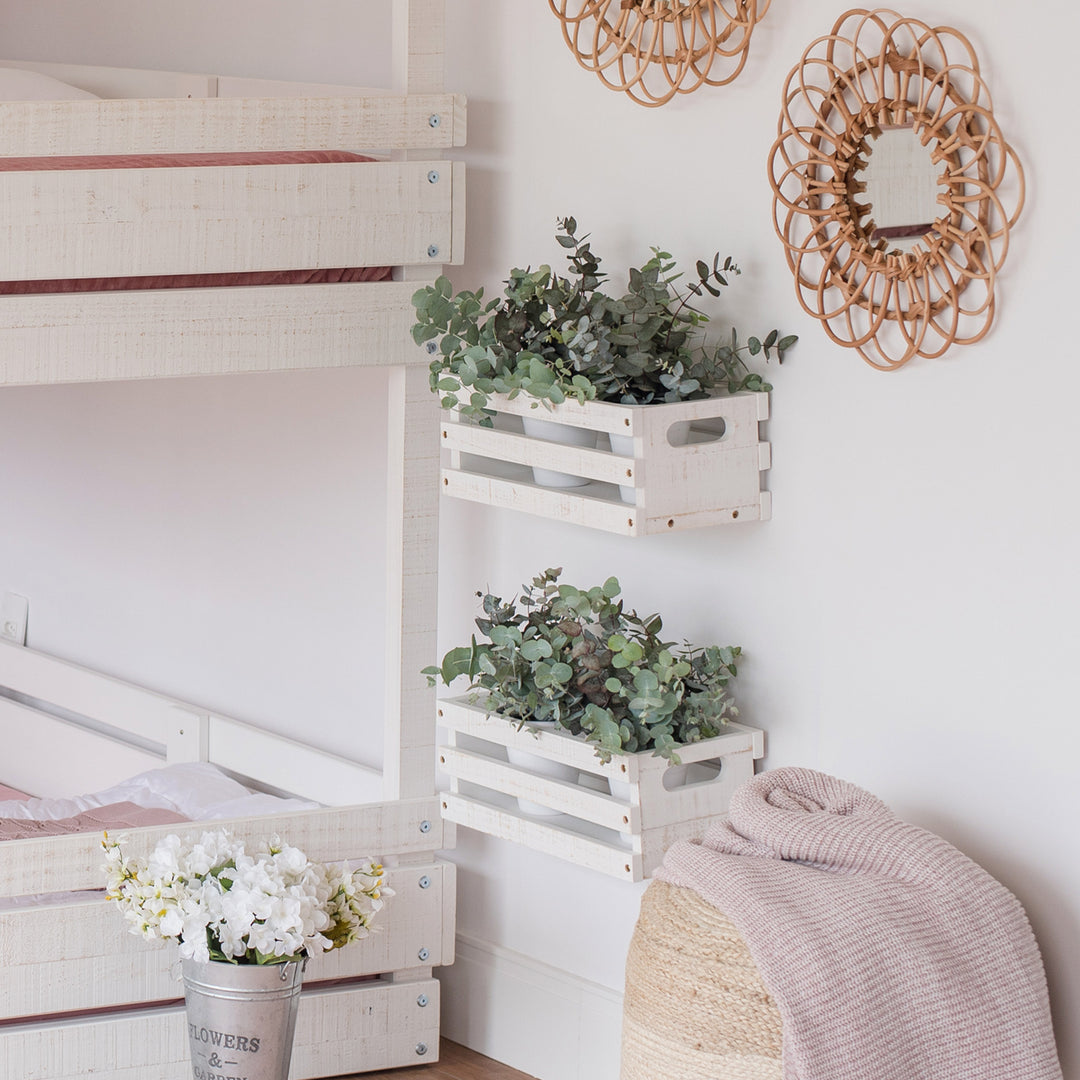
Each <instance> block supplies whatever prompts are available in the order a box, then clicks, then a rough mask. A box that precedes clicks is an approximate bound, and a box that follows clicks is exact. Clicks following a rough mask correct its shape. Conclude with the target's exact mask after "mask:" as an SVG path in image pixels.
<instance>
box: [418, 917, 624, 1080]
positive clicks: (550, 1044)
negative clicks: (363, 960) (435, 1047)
mask: <svg viewBox="0 0 1080 1080" xmlns="http://www.w3.org/2000/svg"><path fill="white" fill-rule="evenodd" d="M438 975H439V979H440V981H441V982H442V988H443V989H442V1032H443V1034H444V1035H445V1036H446V1037H447V1038H449V1039H451V1040H453V1041H454V1042H457V1043H461V1044H462V1045H463V1046H467V1047H468V1048H469V1049H470V1050H475V1051H476V1052H477V1053H478V1054H484V1055H485V1056H487V1057H491V1058H494V1059H495V1060H496V1061H501V1062H503V1063H504V1064H506V1065H510V1066H511V1067H512V1068H515V1069H519V1070H521V1071H522V1072H524V1073H526V1074H528V1075H529V1076H534V1077H536V1078H537V1080H618V1076H619V1043H620V1039H621V1035H622V1000H623V996H622V994H621V993H619V992H618V991H617V990H612V989H610V988H609V987H606V986H601V985H600V984H599V983H594V982H590V981H589V980H588V979H582V978H580V977H578V976H577V975H572V974H570V973H569V972H566V971H562V970H560V969H559V968H555V967H552V966H551V965H550V964H545V963H543V962H542V961H540V960H534V959H533V958H532V957H530V956H525V955H524V954H523V953H518V952H514V951H513V950H511V949H505V948H503V947H502V946H500V945H495V944H494V943H492V942H489V941H485V940H483V939H481V938H475V937H473V936H472V935H469V934H458V936H457V957H456V959H455V960H454V963H453V966H451V967H446V968H441V969H440V970H439V971H438Z"/></svg>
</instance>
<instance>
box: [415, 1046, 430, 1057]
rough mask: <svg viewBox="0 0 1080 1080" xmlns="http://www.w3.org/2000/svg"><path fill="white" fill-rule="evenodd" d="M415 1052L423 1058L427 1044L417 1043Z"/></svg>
mask: <svg viewBox="0 0 1080 1080" xmlns="http://www.w3.org/2000/svg"><path fill="white" fill-rule="evenodd" d="M416 1052H417V1053H418V1054H419V1055H420V1056H421V1057H423V1056H424V1055H425V1054H426V1053H427V1043H417V1044H416Z"/></svg>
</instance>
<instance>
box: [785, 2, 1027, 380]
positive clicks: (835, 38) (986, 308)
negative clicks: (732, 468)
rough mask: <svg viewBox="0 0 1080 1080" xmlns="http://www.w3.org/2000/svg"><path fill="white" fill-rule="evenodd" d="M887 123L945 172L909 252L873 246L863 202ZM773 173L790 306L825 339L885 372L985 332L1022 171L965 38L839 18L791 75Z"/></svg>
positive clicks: (919, 25)
mask: <svg viewBox="0 0 1080 1080" xmlns="http://www.w3.org/2000/svg"><path fill="white" fill-rule="evenodd" d="M890 127H910V128H911V129H912V130H913V132H914V136H917V137H918V138H919V139H920V140H921V141H922V143H923V145H925V146H927V147H928V148H929V149H930V153H931V158H932V160H933V161H934V163H935V164H940V165H941V166H942V173H941V175H940V177H939V181H938V182H939V192H938V199H937V201H938V203H939V205H940V206H941V214H940V216H939V217H938V218H937V220H936V221H935V222H934V226H933V230H932V231H931V232H930V233H928V234H927V235H926V236H924V237H922V238H921V239H919V240H918V241H917V242H916V243H915V245H914V247H913V248H912V249H911V251H909V252H904V251H899V250H896V249H892V248H890V247H889V244H888V241H885V240H878V241H876V242H874V241H872V240H871V234H872V233H873V228H874V222H873V218H872V207H871V206H870V205H869V204H868V203H866V202H861V201H860V200H859V196H861V195H865V184H864V183H863V181H862V180H860V178H859V173H860V171H861V170H863V169H865V168H866V165H867V160H868V157H869V155H870V153H871V150H870V143H871V142H872V140H873V139H874V138H875V137H876V135H877V134H879V133H880V132H881V131H882V130H883V129H886V128H890ZM769 174H770V180H771V183H772V189H773V196H774V198H773V218H774V224H775V227H776V232H777V235H778V236H779V237H780V239H781V240H782V241H783V242H784V245H785V248H786V254H787V261H788V265H789V267H790V268H791V271H792V274H793V275H794V278H795V290H796V294H797V296H798V298H799V302H800V303H801V304H802V306H803V308H804V310H805V311H807V312H808V313H809V314H810V315H813V316H814V317H815V318H817V319H820V320H821V323H822V325H823V326H824V328H825V330H826V332H827V334H828V335H829V337H830V338H831V339H832V340H833V341H835V342H836V343H837V344H840V345H845V346H848V347H850V348H853V349H855V350H856V351H857V352H858V353H859V354H860V355H861V356H862V357H863V359H864V360H866V361H867V363H869V364H870V365H871V366H873V367H876V368H879V369H881V370H895V369H896V368H899V367H901V366H902V365H903V364H905V363H907V362H908V361H909V360H911V359H912V358H913V357H915V356H922V357H936V356H941V355H942V354H943V353H944V352H945V351H946V349H948V348H949V346H950V345H953V344H970V343H972V342H975V341H978V340H980V339H981V338H982V337H984V336H985V334H986V333H987V331H988V330H989V329H990V326H991V324H992V322H993V318H994V310H995V299H994V287H995V284H996V280H997V275H998V272H999V271H1000V270H1001V267H1002V264H1003V263H1004V261H1005V256H1006V254H1007V252H1008V248H1009V231H1010V229H1011V228H1012V227H1013V226H1014V225H1015V224H1016V221H1017V218H1018V217H1019V215H1020V211H1021V209H1022V207H1023V203H1024V172H1023V168H1022V167H1021V164H1020V161H1019V158H1018V157H1017V155H1016V153H1015V152H1014V151H1013V149H1012V147H1010V146H1009V144H1008V143H1007V142H1006V141H1005V138H1004V136H1003V135H1002V132H1001V129H1000V127H999V126H998V123H997V121H996V119H995V118H994V113H993V108H992V105H991V100H990V92H989V90H988V89H987V86H986V83H985V82H984V80H983V78H982V75H981V74H980V71H979V61H978V57H977V56H976V54H975V50H974V48H973V47H972V45H971V43H970V42H969V41H968V39H967V38H966V37H964V35H963V34H961V33H960V32H959V31H957V30H955V29H953V28H951V27H945V26H938V27H931V26H929V25H927V24H926V23H924V22H920V21H919V20H917V19H908V18H904V17H902V16H901V15H899V14H898V13H897V12H895V11H891V10H888V9H884V8H878V9H875V10H865V9H854V10H851V11H848V12H846V13H845V14H844V15H842V16H840V18H839V19H838V20H837V21H836V23H835V25H834V26H833V29H832V32H831V33H830V34H829V35H827V36H825V37H821V38H818V39H817V40H816V41H814V42H812V43H811V44H810V46H809V47H808V48H807V50H806V51H805V52H804V53H803V56H802V58H801V60H800V61H799V63H798V64H797V65H796V66H795V67H794V68H793V69H792V71H791V73H790V74H789V75H788V77H787V81H786V83H785V86H784V96H783V107H782V109H781V113H780V120H779V124H778V134H777V139H776V141H775V143H774V144H773V147H772V150H771V151H770V154H769Z"/></svg>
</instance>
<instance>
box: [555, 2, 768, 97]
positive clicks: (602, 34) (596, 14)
mask: <svg viewBox="0 0 1080 1080" xmlns="http://www.w3.org/2000/svg"><path fill="white" fill-rule="evenodd" d="M548 3H549V4H550V6H551V10H552V11H553V12H554V13H555V14H556V15H557V16H558V18H559V21H560V22H561V24H562V33H563V40H564V41H565V42H566V44H567V46H569V48H570V51H571V52H572V53H573V54H574V55H575V56H576V57H577V61H578V63H579V64H581V66H582V67H583V68H586V69H587V70H589V71H593V72H595V73H596V74H597V75H598V76H599V77H600V80H601V81H602V82H603V83H604V85H605V86H607V87H608V88H609V89H611V90H622V91H624V92H625V93H626V94H627V95H629V97H630V98H632V99H633V100H634V101H636V102H637V103H638V104H639V105H645V106H646V107H648V108H655V107H656V106H658V105H663V104H665V103H666V102H668V101H670V100H671V99H672V98H673V97H674V96H675V95H676V94H689V93H692V92H693V91H694V90H696V89H697V88H698V87H699V86H702V85H705V86H724V85H726V84H727V83H729V82H731V81H732V80H734V79H735V78H737V77H738V75H739V73H740V72H741V71H742V69H743V67H744V66H745V64H746V58H747V56H748V55H749V50H750V37H751V35H752V34H753V32H754V27H755V26H757V24H758V21H759V20H760V19H761V18H762V17H763V16H764V15H765V12H766V11H767V10H768V8H769V4H770V3H771V0H548ZM613 4H614V8H615V13H614V14H613V15H611V16H610V17H609V10H610V9H611V7H612V5H613ZM571 9H576V11H572V10H571ZM714 64H716V65H717V66H718V69H719V70H720V72H721V73H720V74H717V75H713V74H712V69H713V65H714Z"/></svg>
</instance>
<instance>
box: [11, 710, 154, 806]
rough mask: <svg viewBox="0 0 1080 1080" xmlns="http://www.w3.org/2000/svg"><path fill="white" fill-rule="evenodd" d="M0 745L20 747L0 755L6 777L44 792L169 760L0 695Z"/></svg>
mask: <svg viewBox="0 0 1080 1080" xmlns="http://www.w3.org/2000/svg"><path fill="white" fill-rule="evenodd" d="M0 745H2V746H5V747H18V753H17V754H16V753H12V752H11V751H10V750H8V751H5V752H4V754H3V757H2V759H0V776H2V777H3V780H4V783H6V784H10V785H11V786H13V787H16V788H18V789H19V790H21V791H28V792H30V793H31V794H33V795H40V796H44V797H54V796H63V795H72V794H80V793H82V792H85V791H87V790H89V789H90V788H93V789H94V790H100V789H102V788H108V787H112V786H113V785H114V784H118V783H120V782H121V781H122V780H126V779H127V778H128V777H130V776H134V775H135V774H137V773H141V772H145V771H146V770H147V769H158V768H161V766H162V765H164V764H165V759H164V757H162V756H161V755H160V754H155V753H153V752H151V751H148V750H143V749H140V748H139V747H136V746H130V745H126V744H124V743H119V742H106V741H105V740H104V739H103V737H102V735H100V734H98V733H97V732H94V731H88V730H87V729H85V728H81V727H79V726H78V725H77V724H72V723H69V722H68V721H66V720H58V719H56V718H55V717H52V716H49V715H47V714H45V713H42V712H39V711H38V710H36V709H31V708H28V707H27V706H25V705H20V704H17V703H16V702H14V701H10V700H8V699H7V698H0ZM58 751H59V752H58ZM102 755H105V756H104V757H102ZM88 762H92V763H93V772H92V773H91V772H90V771H89V769H88V766H87V763H88ZM91 777H92V779H91ZM88 784H89V788H88V787H87V785H88Z"/></svg>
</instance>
